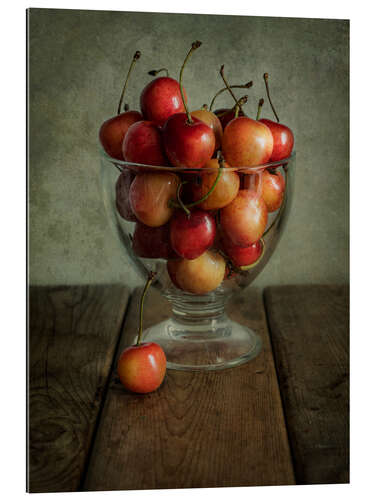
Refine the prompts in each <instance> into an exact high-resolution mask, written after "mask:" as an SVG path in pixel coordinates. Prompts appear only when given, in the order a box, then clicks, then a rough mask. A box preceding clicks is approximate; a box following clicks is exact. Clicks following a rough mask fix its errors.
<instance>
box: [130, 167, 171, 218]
mask: <svg viewBox="0 0 375 500" xmlns="http://www.w3.org/2000/svg"><path fill="white" fill-rule="evenodd" d="M179 182H180V180H179V178H178V176H177V175H175V174H173V173H172V172H150V173H141V174H137V176H136V178H135V179H134V180H133V182H132V184H131V186H130V191H129V199H130V206H131V209H132V211H133V213H134V214H135V216H136V217H137V219H138V220H139V221H141V222H142V223H143V224H146V226H150V227H158V226H163V225H164V224H166V223H167V222H168V221H169V219H170V218H171V217H172V214H173V210H174V209H173V208H172V207H170V206H169V200H171V199H176V196H177V188H178V185H179Z"/></svg>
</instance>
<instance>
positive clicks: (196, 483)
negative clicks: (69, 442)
mask: <svg viewBox="0 0 375 500" xmlns="http://www.w3.org/2000/svg"><path fill="white" fill-rule="evenodd" d="M138 298H139V295H138V297H137V296H136V297H132V301H131V307H130V312H129V313H128V315H127V319H126V324H125V327H124V331H123V336H122V339H121V348H122V347H125V346H126V345H127V344H128V342H129V338H131V337H133V336H134V332H135V331H136V327H137V322H138V319H137V310H138ZM245 299H246V301H245ZM229 310H230V311H231V314H230V315H231V316H232V318H233V319H234V320H236V321H240V322H241V323H243V324H246V325H248V326H250V327H252V328H254V330H256V331H257V332H258V333H259V334H260V335H261V336H262V338H263V342H264V350H263V352H262V353H261V354H260V355H259V356H258V358H256V359H255V360H252V361H250V362H249V363H247V364H245V365H242V366H240V367H237V368H234V369H229V370H224V371H220V372H177V371H172V370H168V373H167V376H166V379H165V381H164V383H163V385H162V387H161V388H160V389H159V390H158V391H157V392H155V393H152V394H148V395H134V394H130V393H127V392H126V391H125V390H124V389H123V388H122V386H121V385H120V384H119V382H118V380H117V377H116V374H115V373H113V374H112V377H111V382H110V387H109V391H108V394H107V398H106V401H105V405H104V408H103V412H102V417H101V421H100V424H99V427H98V432H97V435H96V440H95V444H94V447H93V452H92V454H91V458H90V462H89V466H88V471H87V476H86V480H85V482H84V487H83V489H84V490H129V489H153V488H195V487H197V488H198V487H219V486H250V485H281V484H293V483H294V473H293V468H292V462H291V456H290V450H289V444H288V440H287V433H286V427H285V423H284V418H283V412H282V405H281V399H280V394H279V389H278V384H277V377H276V371H275V367H274V363H273V358H272V352H271V349H270V343H269V338H268V332H267V324H266V318H265V313H264V306H263V300H262V296H261V293H260V292H259V291H255V292H254V291H252V292H251V293H248V294H247V296H246V297H239V298H238V299H236V301H235V302H233V303H232V304H231V307H230V308H229ZM169 315H170V307H169V305H168V304H167V303H166V302H165V301H164V299H163V301H162V300H161V298H160V295H157V292H156V291H155V290H150V293H149V295H148V297H147V305H146V307H145V317H144V324H145V326H146V327H147V326H148V325H150V324H153V323H156V322H157V321H161V320H163V319H166V318H167V317H168V316H169Z"/></svg>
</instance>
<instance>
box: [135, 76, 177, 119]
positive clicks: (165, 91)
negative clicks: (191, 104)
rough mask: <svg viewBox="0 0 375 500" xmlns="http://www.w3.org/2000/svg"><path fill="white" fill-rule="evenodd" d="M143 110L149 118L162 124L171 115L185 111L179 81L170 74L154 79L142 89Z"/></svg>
mask: <svg viewBox="0 0 375 500" xmlns="http://www.w3.org/2000/svg"><path fill="white" fill-rule="evenodd" d="M184 93H185V90H184ZM185 99H186V94H185ZM141 110H142V113H143V115H144V116H145V118H146V119H147V120H151V121H153V122H154V123H156V124H157V125H160V126H162V125H163V124H164V123H165V121H166V120H167V119H168V118H169V117H170V116H171V115H174V114H175V113H181V112H183V111H184V103H183V102H182V98H181V92H180V85H179V83H178V81H177V80H174V79H173V78H170V77H168V76H161V77H159V78H155V80H152V81H151V82H150V83H149V84H148V85H146V87H145V88H144V89H143V91H142V94H141Z"/></svg>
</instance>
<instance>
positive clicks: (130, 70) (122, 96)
mask: <svg viewBox="0 0 375 500" xmlns="http://www.w3.org/2000/svg"><path fill="white" fill-rule="evenodd" d="M140 57H141V53H140V52H139V50H137V52H136V53H135V54H134V56H133V60H132V62H131V64H130V67H129V71H128V74H127V76H126V80H125V83H124V88H123V89H122V92H121V97H120V101H119V103H118V108H117V114H118V115H119V114H120V113H121V106H122V101H123V99H124V95H125V91H126V87H127V85H128V81H129V77H130V74H131V72H132V70H133V67H134V65H135V63H136V62H137V61H138V59H139V58H140Z"/></svg>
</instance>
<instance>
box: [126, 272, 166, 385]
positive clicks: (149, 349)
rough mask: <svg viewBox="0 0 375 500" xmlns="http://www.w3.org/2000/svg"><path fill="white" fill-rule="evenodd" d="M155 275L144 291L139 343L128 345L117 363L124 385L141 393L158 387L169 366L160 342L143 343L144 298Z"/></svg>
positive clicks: (140, 314)
mask: <svg viewBox="0 0 375 500" xmlns="http://www.w3.org/2000/svg"><path fill="white" fill-rule="evenodd" d="M154 276H155V275H154V273H150V276H149V278H148V280H147V283H146V285H145V288H144V290H143V293H142V297H141V304H140V308H139V311H140V312H139V330H138V338H137V343H136V344H135V345H132V346H130V347H127V348H126V349H125V350H124V351H123V352H122V353H121V355H120V357H119V360H118V363H117V374H118V376H119V378H120V381H121V383H122V384H123V386H124V387H125V388H126V389H128V390H129V391H132V392H137V393H140V394H147V393H149V392H152V391H155V390H156V389H158V387H160V385H161V383H162V382H163V380H164V377H165V372H166V368H167V360H166V357H165V354H164V351H163V349H162V348H161V347H160V345H159V344H156V343H154V342H144V343H141V337H142V316H143V304H144V298H145V295H146V292H147V290H148V288H149V286H150V284H151V282H152V280H153V278H154Z"/></svg>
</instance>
